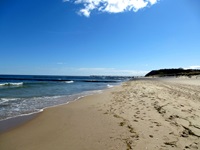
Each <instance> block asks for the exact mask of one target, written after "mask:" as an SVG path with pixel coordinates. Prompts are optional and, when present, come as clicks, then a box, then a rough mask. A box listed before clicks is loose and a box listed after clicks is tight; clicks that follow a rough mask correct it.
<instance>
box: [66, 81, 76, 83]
mask: <svg viewBox="0 0 200 150" xmlns="http://www.w3.org/2000/svg"><path fill="white" fill-rule="evenodd" d="M65 83H74V81H65Z"/></svg>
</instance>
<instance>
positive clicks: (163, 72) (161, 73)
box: [145, 68, 200, 77]
mask: <svg viewBox="0 0 200 150" xmlns="http://www.w3.org/2000/svg"><path fill="white" fill-rule="evenodd" d="M197 75H200V69H183V68H178V69H160V70H152V71H150V72H149V73H147V74H146V75H145V77H168V76H176V77H178V76H188V77H191V76H197Z"/></svg>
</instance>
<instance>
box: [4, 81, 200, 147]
mask: <svg viewBox="0 0 200 150" xmlns="http://www.w3.org/2000/svg"><path fill="white" fill-rule="evenodd" d="M194 83H195V84H194ZM199 147H200V80H199V79H196V80H195V81H194V79H182V78H181V79H180V78H162V79H161V78H159V79H140V80H134V81H129V82H126V83H124V84H123V85H122V86H119V87H115V88H112V89H109V90H106V91H104V92H103V93H100V94H95V95H91V96H87V97H84V98H82V99H80V100H78V101H75V102H72V103H70V104H67V105H63V106H58V107H54V108H49V109H46V110H45V111H44V112H42V113H40V114H39V115H38V116H37V117H35V118H34V119H32V120H30V121H28V122H26V123H25V124H23V125H21V126H19V127H16V128H15V129H12V130H10V131H7V132H5V133H2V134H0V149H1V150H13V149H15V150H27V149H28V150H36V149H37V150H54V149H59V150H66V149H70V150H71V149H75V150H83V149H85V150H91V149H95V150H102V149H106V150H117V149H119V150H131V149H136V150H137V149H138V150H146V149H149V150H170V149H173V150H176V149H177V150H183V149H185V150H189V149H191V150H196V149H198V148H199Z"/></svg>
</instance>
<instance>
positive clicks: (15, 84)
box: [0, 82, 23, 86]
mask: <svg viewBox="0 0 200 150" xmlns="http://www.w3.org/2000/svg"><path fill="white" fill-rule="evenodd" d="M21 85H23V82H18V83H1V84H0V86H21Z"/></svg>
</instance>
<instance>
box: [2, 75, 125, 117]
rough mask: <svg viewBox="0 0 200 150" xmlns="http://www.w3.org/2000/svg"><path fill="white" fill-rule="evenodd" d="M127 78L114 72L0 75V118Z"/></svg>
mask: <svg viewBox="0 0 200 150" xmlns="http://www.w3.org/2000/svg"><path fill="white" fill-rule="evenodd" d="M128 79H129V78H128V77H116V76H44V75H0V120H5V119H8V118H14V117H17V116H23V115H28V114H32V113H37V112H41V111H43V109H44V108H48V107H52V106H57V105H61V104H67V103H69V102H70V101H74V100H77V99H79V98H81V97H83V96H86V95H90V94H94V93H97V92H101V91H102V90H103V89H106V88H110V87H113V86H115V85H119V84H120V83H121V82H124V81H126V80H128Z"/></svg>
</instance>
